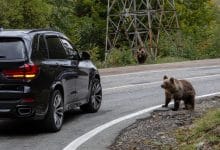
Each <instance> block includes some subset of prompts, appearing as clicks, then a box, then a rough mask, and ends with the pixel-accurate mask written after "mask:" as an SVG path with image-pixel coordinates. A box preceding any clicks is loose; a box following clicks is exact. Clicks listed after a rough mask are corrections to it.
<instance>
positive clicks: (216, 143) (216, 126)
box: [176, 108, 220, 150]
mask: <svg viewBox="0 0 220 150" xmlns="http://www.w3.org/2000/svg"><path fill="white" fill-rule="evenodd" d="M219 133H220V109H219V108H218V109H215V110H211V111H209V112H208V113H207V114H205V115H204V116H203V117H202V118H200V119H198V120H196V121H195V122H194V124H193V125H192V126H191V127H188V128H182V129H179V130H177V131H176V137H177V142H178V145H179V149H182V150H188V149H196V147H198V146H199V145H200V144H201V146H209V147H211V149H213V150H215V149H216V150H217V149H219V147H220V135H219ZM206 148H207V147H206Z"/></svg>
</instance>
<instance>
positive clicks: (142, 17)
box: [105, 0, 180, 59]
mask: <svg viewBox="0 0 220 150" xmlns="http://www.w3.org/2000/svg"><path fill="white" fill-rule="evenodd" d="M178 29H179V23H178V18H177V13H176V8H175V1H174V0H108V11H107V30H106V49H105V50H106V54H108V53H109V52H110V50H111V49H112V48H114V47H117V46H118V45H120V44H122V43H123V44H125V45H129V46H130V48H131V49H132V50H133V52H134V51H135V50H137V49H139V48H145V49H146V53H147V55H148V57H150V58H153V59H156V56H157V55H158V44H159V39H160V35H161V34H164V35H166V37H167V39H169V40H170V42H171V43H173V45H174V46H175V47H176V48H178V46H179V43H180V40H178V39H179V33H178Z"/></svg>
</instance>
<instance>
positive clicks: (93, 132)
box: [63, 92, 220, 150]
mask: <svg viewBox="0 0 220 150" xmlns="http://www.w3.org/2000/svg"><path fill="white" fill-rule="evenodd" d="M217 95H220V92H216V93H211V94H205V95H200V96H196V99H200V98H205V97H211V96H217ZM160 107H161V104H160V105H156V106H153V107H150V108H146V109H143V110H140V111H138V112H135V113H131V114H129V115H126V116H123V117H120V118H117V119H114V120H112V121H109V122H107V123H105V124H103V125H101V126H98V127H96V128H94V129H93V130H90V131H89V132H87V133H85V134H83V135H82V136H80V137H78V138H76V139H75V140H74V141H72V142H71V143H70V144H68V145H67V146H66V147H65V148H64V149H63V150H76V149H77V148H78V147H79V146H81V145H82V144H84V143H85V142H86V141H88V140H89V139H91V138H92V137H94V136H95V135H97V134H98V133H100V132H102V131H103V130H105V129H107V128H109V127H111V126H113V125H115V124H118V123H120V122H122V121H125V120H128V119H131V118H133V117H136V116H139V115H142V114H144V113H149V112H150V111H152V110H154V109H157V108H160Z"/></svg>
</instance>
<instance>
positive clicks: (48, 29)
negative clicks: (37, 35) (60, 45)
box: [29, 28, 56, 33]
mask: <svg viewBox="0 0 220 150" xmlns="http://www.w3.org/2000/svg"><path fill="white" fill-rule="evenodd" d="M39 31H56V30H54V29H52V28H46V29H33V30H31V31H30V32H29V33H32V32H39Z"/></svg>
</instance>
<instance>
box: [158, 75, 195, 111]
mask: <svg viewBox="0 0 220 150" xmlns="http://www.w3.org/2000/svg"><path fill="white" fill-rule="evenodd" d="M161 88H163V89H164V90H165V105H163V106H162V107H168V104H169V103H170V101H171V99H174V108H173V109H172V110H174V111H176V110H178V109H179V105H180V101H181V100H183V101H184V105H185V109H190V110H194V108H195V95H196V92H195V90H194V88H193V86H192V84H191V83H190V82H188V81H186V80H177V79H174V78H173V77H170V78H168V77H167V76H166V75H165V76H164V77H163V84H162V85H161Z"/></svg>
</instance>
